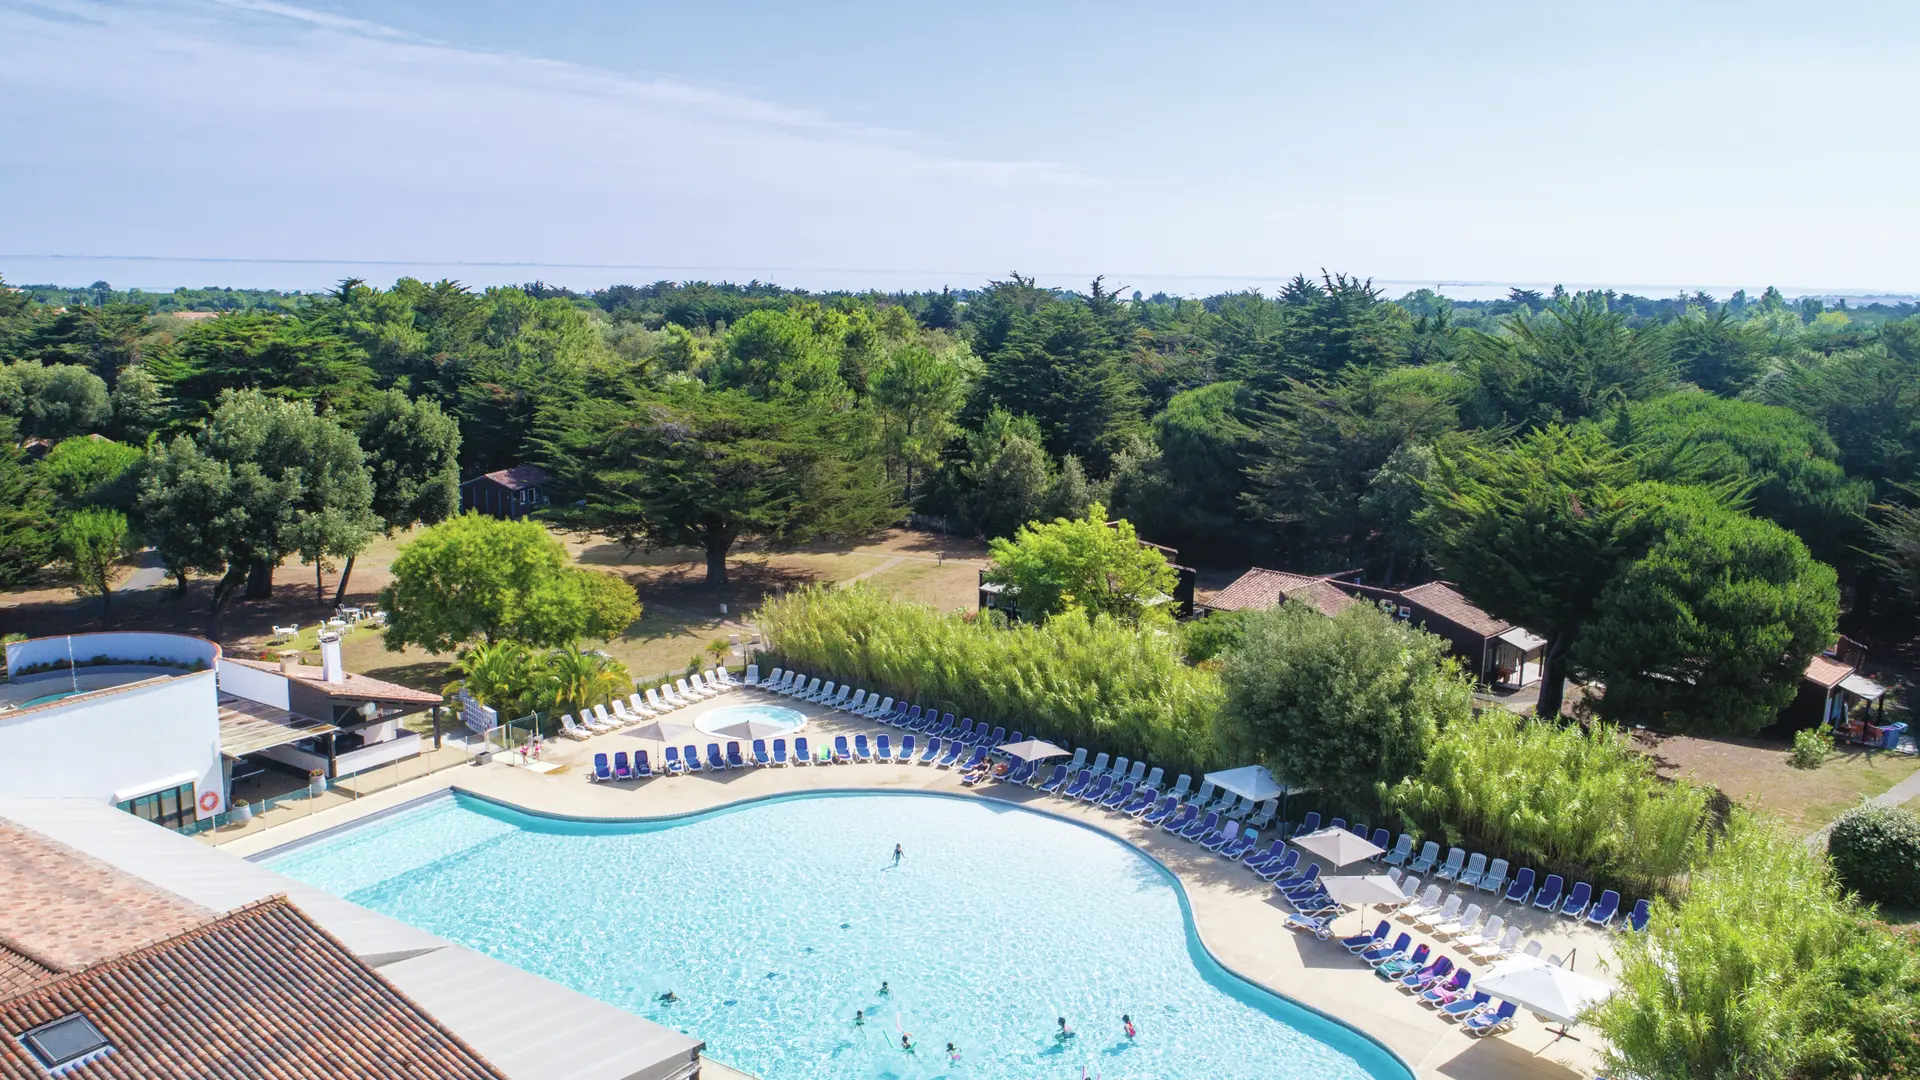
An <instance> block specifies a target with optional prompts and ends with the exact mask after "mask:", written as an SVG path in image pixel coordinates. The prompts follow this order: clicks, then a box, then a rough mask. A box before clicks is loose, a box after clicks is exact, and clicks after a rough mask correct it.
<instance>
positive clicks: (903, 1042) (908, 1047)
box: [900, 1031, 913, 1054]
mask: <svg viewBox="0 0 1920 1080" xmlns="http://www.w3.org/2000/svg"><path fill="white" fill-rule="evenodd" d="M900 1049H902V1050H905V1051H906V1052H907V1053H909V1054H911V1053H913V1032H911V1031H903V1032H901V1033H900Z"/></svg>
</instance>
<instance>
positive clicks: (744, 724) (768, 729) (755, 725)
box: [688, 716, 793, 739]
mask: <svg viewBox="0 0 1920 1080" xmlns="http://www.w3.org/2000/svg"><path fill="white" fill-rule="evenodd" d="M688 730H693V729H691V728H689V729H688ZM792 730H793V727H792V725H789V724H783V723H780V722H779V721H777V720H763V719H761V718H760V717H757V716H749V717H747V718H745V719H743V720H735V721H734V722H733V723H731V724H722V725H720V726H719V727H717V728H715V729H714V730H713V733H714V734H715V735H725V736H726V737H727V738H729V739H771V738H773V737H774V736H776V735H785V734H787V733H788V732H789V731H792Z"/></svg>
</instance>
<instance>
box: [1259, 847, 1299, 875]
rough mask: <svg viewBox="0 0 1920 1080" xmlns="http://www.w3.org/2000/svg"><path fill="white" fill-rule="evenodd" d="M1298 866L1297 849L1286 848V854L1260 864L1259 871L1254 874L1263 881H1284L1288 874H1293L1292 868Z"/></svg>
mask: <svg viewBox="0 0 1920 1080" xmlns="http://www.w3.org/2000/svg"><path fill="white" fill-rule="evenodd" d="M1299 865H1300V851H1299V849H1298V848H1288V849H1287V851H1286V854H1284V855H1282V856H1280V857H1279V858H1277V859H1268V860H1267V861H1266V862H1263V863H1261V864H1260V869H1258V870H1256V871H1254V873H1256V874H1259V875H1260V877H1261V879H1262V880H1264V881H1278V880H1281V879H1284V878H1285V877H1286V876H1287V875H1288V874H1291V873H1293V870H1294V867H1296V866H1299Z"/></svg>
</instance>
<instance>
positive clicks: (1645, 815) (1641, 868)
mask: <svg viewBox="0 0 1920 1080" xmlns="http://www.w3.org/2000/svg"><path fill="white" fill-rule="evenodd" d="M1707 799H1708V791H1707V789H1705V788H1699V787H1694V786H1693V785H1690V784H1685V783H1673V782H1670V781H1666V780H1662V779H1661V778H1660V777H1659V776H1658V775H1657V774H1656V773H1655V772H1654V764H1653V761H1652V759H1650V758H1648V757H1647V756H1646V755H1645V754H1642V753H1640V752H1639V751H1637V750H1635V749H1633V748H1632V747H1631V746H1630V745H1628V743H1627V741H1626V740H1625V739H1623V738H1622V737H1621V736H1620V734H1619V733H1618V732H1617V731H1615V730H1614V729H1613V728H1611V727H1608V726H1607V725H1605V724H1595V725H1593V726H1592V727H1591V728H1588V729H1586V730H1584V731H1583V730H1581V729H1580V728H1579V727H1577V726H1562V725H1560V724H1556V723H1552V722H1550V721H1544V720H1530V719H1526V718H1523V717H1519V716H1514V715H1513V714H1511V713H1508V712H1505V711H1502V710H1498V709H1491V710H1488V711H1486V712H1483V713H1480V714H1478V715H1476V716H1475V717H1473V718H1472V719H1470V720H1466V721H1463V722H1460V723H1454V724H1449V725H1448V726H1447V727H1446V729H1445V730H1444V731H1442V732H1441V733H1440V737H1439V738H1438V739H1436V740H1434V743H1433V748H1432V749H1431V751H1429V753H1428V754H1427V760H1426V763H1425V764H1424V765H1422V766H1421V767H1420V769H1419V771H1418V772H1416V773H1415V774H1414V775H1412V776H1409V777H1407V778H1406V779H1405V780H1402V781H1401V782H1400V783H1399V784H1397V785H1395V786H1394V787H1393V788H1392V789H1391V790H1390V791H1388V792H1387V801H1388V803H1389V805H1390V806H1391V807H1393V808H1394V809H1397V810H1399V811H1400V812H1401V813H1402V814H1403V815H1404V816H1405V817H1406V819H1407V821H1408V823H1410V824H1411V825H1413V826H1414V827H1416V828H1418V829H1420V830H1421V831H1422V832H1423V833H1425V834H1426V835H1428V836H1429V837H1430V838H1434V839H1440V838H1443V837H1444V840H1445V842H1446V843H1449V844H1460V845H1463V846H1469V847H1475V848H1479V849H1481V850H1484V851H1487V852H1489V853H1494V854H1501V855H1505V856H1507V857H1508V858H1511V859H1515V860H1525V862H1526V863H1529V864H1531V865H1533V866H1534V868H1535V869H1536V870H1538V871H1540V872H1541V873H1542V875H1543V876H1544V874H1545V873H1546V872H1548V871H1552V872H1556V873H1561V874H1566V875H1569V876H1571V877H1575V878H1578V879H1580V880H1586V881H1592V882H1593V883H1594V884H1595V885H1597V886H1602V887H1606V886H1615V887H1621V888H1623V889H1633V890H1637V891H1643V890H1647V889H1655V888H1660V887H1664V886H1667V885H1669V884H1671V883H1672V881H1673V879H1674V878H1675V877H1676V876H1677V875H1680V874H1684V873H1685V872H1686V870H1687V868H1688V866H1689V864H1690V863H1691V862H1692V860H1693V858H1694V857H1695V856H1696V854H1697V853H1698V852H1699V850H1700V848H1701V843H1702V840H1703V837H1704V833H1705V825H1706V818H1707Z"/></svg>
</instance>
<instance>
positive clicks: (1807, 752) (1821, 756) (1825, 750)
mask: <svg viewBox="0 0 1920 1080" xmlns="http://www.w3.org/2000/svg"><path fill="white" fill-rule="evenodd" d="M1831 753H1833V732H1832V731H1830V730H1828V729H1827V727H1826V726H1825V725H1821V726H1819V727H1810V728H1802V729H1801V730H1799V731H1796V732H1794V733H1793V756H1792V757H1791V758H1789V759H1788V760H1789V763H1790V764H1791V765H1792V766H1793V767H1794V768H1796V769H1817V768H1819V767H1820V763H1821V762H1823V761H1825V760H1827V755H1829V754H1831Z"/></svg>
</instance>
